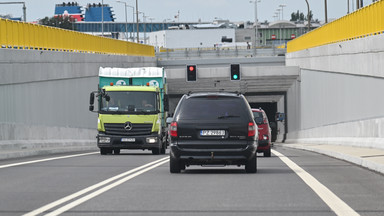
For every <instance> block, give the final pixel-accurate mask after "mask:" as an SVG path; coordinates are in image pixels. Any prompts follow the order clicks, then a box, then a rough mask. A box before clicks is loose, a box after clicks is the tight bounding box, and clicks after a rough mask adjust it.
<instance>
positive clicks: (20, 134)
mask: <svg viewBox="0 0 384 216" xmlns="http://www.w3.org/2000/svg"><path fill="white" fill-rule="evenodd" d="M100 66H102V67H107V66H108V67H140V66H156V59H155V58H154V57H137V56H116V55H98V54H81V53H68V52H53V51H35V50H11V49H0V101H1V103H0V110H1V112H0V144H1V143H3V144H4V143H5V142H18V141H20V140H31V141H32V140H92V141H95V135H96V133H97V132H96V127H97V114H96V113H91V112H89V111H88V106H89V93H90V92H91V91H95V90H97V84H98V78H97V76H98V69H99V67H100Z"/></svg>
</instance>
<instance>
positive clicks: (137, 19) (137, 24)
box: [136, 0, 140, 43]
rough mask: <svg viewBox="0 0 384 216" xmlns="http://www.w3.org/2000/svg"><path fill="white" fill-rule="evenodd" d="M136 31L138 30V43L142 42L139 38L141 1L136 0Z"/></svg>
mask: <svg viewBox="0 0 384 216" xmlns="http://www.w3.org/2000/svg"><path fill="white" fill-rule="evenodd" d="M136 31H137V43H140V41H139V40H140V39H139V3H138V0H136Z"/></svg>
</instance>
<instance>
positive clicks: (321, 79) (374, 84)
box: [286, 35, 384, 148]
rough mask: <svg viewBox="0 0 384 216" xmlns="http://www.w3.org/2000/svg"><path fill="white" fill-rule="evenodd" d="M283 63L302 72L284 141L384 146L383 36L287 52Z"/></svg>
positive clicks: (292, 92) (292, 93) (294, 88)
mask: <svg viewBox="0 0 384 216" xmlns="http://www.w3.org/2000/svg"><path fill="white" fill-rule="evenodd" d="M286 65H287V66H293V65H296V66H299V67H300V68H301V75H300V80H299V81H298V83H297V85H294V86H292V87H291V89H290V90H289V93H288V98H292V97H298V100H299V101H300V102H299V104H298V105H297V104H296V105H292V104H291V105H290V106H289V109H288V110H289V111H288V112H289V113H288V114H289V116H290V118H289V119H290V122H292V121H294V123H292V126H290V127H289V131H288V141H292V142H293V141H295V142H310V143H333V144H342V145H346V144H348V145H358V146H369V147H377V148H384V100H382V98H383V92H384V35H376V36H370V37H366V38H361V39H357V40H352V41H346V42H341V43H336V44H331V45H326V46H321V47H317V48H312V49H307V50H303V51H299V52H294V53H289V54H288V55H287V58H286ZM296 109H300V112H299V115H298V116H297V112H296ZM292 116H295V118H292Z"/></svg>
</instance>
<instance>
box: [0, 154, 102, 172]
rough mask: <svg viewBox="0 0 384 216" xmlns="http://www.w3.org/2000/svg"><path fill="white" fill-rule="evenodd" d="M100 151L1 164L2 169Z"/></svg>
mask: <svg viewBox="0 0 384 216" xmlns="http://www.w3.org/2000/svg"><path fill="white" fill-rule="evenodd" d="M98 153H99V152H91V153H84V154H76V155H68V156H62V157H54V158H47V159H42V160H33V161H27V162H20V163H13V164H7V165H1V166H0V169H2V168H8V167H14V166H21V165H26V164H33V163H40V162H45V161H51V160H58V159H66V158H72V157H80V156H85V155H91V154H98Z"/></svg>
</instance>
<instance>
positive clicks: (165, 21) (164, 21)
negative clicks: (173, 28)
mask: <svg viewBox="0 0 384 216" xmlns="http://www.w3.org/2000/svg"><path fill="white" fill-rule="evenodd" d="M167 21H171V19H164V20H163V30H164V31H165V30H166V29H165V24H166V23H167ZM167 26H168V25H167Z"/></svg>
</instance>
